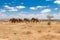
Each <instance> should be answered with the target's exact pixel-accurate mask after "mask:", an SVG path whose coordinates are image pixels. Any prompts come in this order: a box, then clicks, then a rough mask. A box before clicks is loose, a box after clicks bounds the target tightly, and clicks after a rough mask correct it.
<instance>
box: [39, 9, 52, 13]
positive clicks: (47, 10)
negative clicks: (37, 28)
mask: <svg viewBox="0 0 60 40" xmlns="http://www.w3.org/2000/svg"><path fill="white" fill-rule="evenodd" d="M49 12H51V9H44V10H42V11H41V12H40V13H49Z"/></svg>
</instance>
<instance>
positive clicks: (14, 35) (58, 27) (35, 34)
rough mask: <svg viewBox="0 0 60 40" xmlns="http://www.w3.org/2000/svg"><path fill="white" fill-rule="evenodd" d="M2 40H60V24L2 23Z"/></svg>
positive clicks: (0, 38) (0, 35)
mask: <svg viewBox="0 0 60 40" xmlns="http://www.w3.org/2000/svg"><path fill="white" fill-rule="evenodd" d="M0 40H60V23H59V22H52V24H51V25H50V26H49V25H47V22H41V23H37V24H36V23H27V24H26V23H15V24H12V23H9V22H0Z"/></svg>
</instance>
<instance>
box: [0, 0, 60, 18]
mask: <svg viewBox="0 0 60 40" xmlns="http://www.w3.org/2000/svg"><path fill="white" fill-rule="evenodd" d="M47 16H54V17H53V19H60V0H0V19H8V18H33V17H34V18H39V19H47Z"/></svg>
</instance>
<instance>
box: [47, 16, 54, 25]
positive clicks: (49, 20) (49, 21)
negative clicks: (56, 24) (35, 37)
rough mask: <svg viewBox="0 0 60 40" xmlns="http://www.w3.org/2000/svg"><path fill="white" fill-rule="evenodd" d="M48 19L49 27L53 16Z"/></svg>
mask: <svg viewBox="0 0 60 40" xmlns="http://www.w3.org/2000/svg"><path fill="white" fill-rule="evenodd" d="M47 18H48V25H51V18H53V16H47Z"/></svg>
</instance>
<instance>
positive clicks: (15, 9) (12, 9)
mask: <svg viewBox="0 0 60 40" xmlns="http://www.w3.org/2000/svg"><path fill="white" fill-rule="evenodd" d="M4 7H5V8H6V9H8V11H18V9H24V8H25V6H16V7H10V6H8V5H5V6H4Z"/></svg>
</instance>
